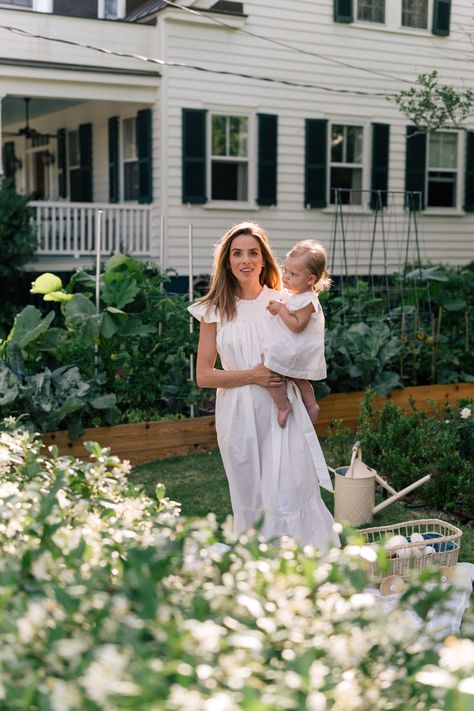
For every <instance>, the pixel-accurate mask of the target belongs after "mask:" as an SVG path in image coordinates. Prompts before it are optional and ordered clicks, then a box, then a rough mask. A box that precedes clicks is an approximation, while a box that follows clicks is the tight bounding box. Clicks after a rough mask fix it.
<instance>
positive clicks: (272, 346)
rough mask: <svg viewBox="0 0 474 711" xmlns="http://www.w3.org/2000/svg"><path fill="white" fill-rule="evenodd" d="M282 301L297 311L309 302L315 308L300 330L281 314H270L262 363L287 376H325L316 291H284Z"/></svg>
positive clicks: (322, 326) (320, 322)
mask: <svg viewBox="0 0 474 711" xmlns="http://www.w3.org/2000/svg"><path fill="white" fill-rule="evenodd" d="M281 301H283V302H284V303H285V304H286V306H287V307H288V310H289V311H298V309H302V308H304V307H305V306H307V305H308V304H313V308H314V311H313V313H312V314H311V317H310V319H309V322H308V325H307V326H306V328H305V329H304V330H303V331H301V333H294V331H292V330H291V329H289V328H288V326H287V325H286V324H285V323H284V322H283V320H282V319H281V318H280V316H278V315H276V316H273V320H272V328H271V333H270V339H269V341H268V343H266V344H265V349H264V363H265V365H266V366H267V368H270V370H274V371H275V373H280V374H281V375H286V376H288V377H290V378H306V379H308V380H323V379H324V378H325V377H326V360H325V358H324V313H323V310H322V308H321V304H320V303H319V299H318V296H317V294H316V293H315V292H314V291H305V292H303V293H302V294H289V293H288V292H287V291H284V292H282V294H281Z"/></svg>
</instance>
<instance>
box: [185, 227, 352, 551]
mask: <svg viewBox="0 0 474 711" xmlns="http://www.w3.org/2000/svg"><path fill="white" fill-rule="evenodd" d="M280 288H281V278H280V271H279V269H278V265H277V263H276V261H275V257H274V256H273V254H272V251H271V248H270V245H269V243H268V239H267V236H266V234H265V231H264V230H263V229H262V228H261V227H259V226H258V225H256V224H255V223H253V222H242V223H240V224H238V225H235V226H234V227H232V228H231V229H230V230H228V231H227V232H226V233H225V234H224V236H223V237H222V239H221V240H220V242H219V243H218V245H217V247H216V251H215V255H214V268H213V272H212V276H211V286H210V290H209V292H208V294H207V295H206V296H204V297H203V298H201V299H199V301H198V302H197V303H196V304H193V305H192V306H190V307H189V311H190V312H191V313H192V315H193V316H195V317H196V318H197V319H199V320H200V334H199V347H198V356H197V366H196V376H197V384H198V385H199V386H200V387H203V388H217V398H216V430H217V440H218V443H219V449H220V452H221V456H222V460H223V463H224V468H225V471H226V475H227V479H228V482H229V488H230V496H231V501H232V509H233V512H234V519H235V526H236V532H237V533H238V534H240V533H242V531H245V530H246V529H248V528H250V527H251V526H253V525H254V524H255V522H256V521H257V520H258V519H259V518H261V517H262V515H264V523H263V530H262V532H263V535H264V536H265V537H266V538H273V537H275V536H282V535H289V536H292V537H294V538H295V539H296V540H298V541H299V542H300V543H302V544H303V545H307V544H313V545H315V546H318V547H319V548H323V549H324V548H327V547H328V545H329V544H331V543H332V544H335V545H339V539H338V537H337V535H336V534H335V533H334V531H333V530H332V526H333V518H332V516H331V514H330V513H329V511H328V510H327V508H326V507H325V505H324V503H323V501H322V499H321V494H320V491H319V486H318V478H319V482H320V483H321V484H322V485H323V486H326V487H327V488H329V489H331V481H330V478H329V474H328V471H327V467H326V463H325V461H324V457H323V454H322V451H321V447H320V445H319V442H318V439H317V437H316V434H315V432H314V427H313V425H312V423H311V421H310V419H309V416H308V414H307V412H306V409H305V407H304V405H303V403H302V400H301V396H300V393H299V391H298V389H297V388H296V386H294V384H293V383H292V382H291V381H288V397H289V399H290V402H291V403H292V406H293V409H292V412H291V414H290V416H289V417H288V421H287V425H286V427H285V428H284V429H283V428H281V427H280V426H279V425H278V422H277V418H276V407H275V405H274V403H273V400H272V398H271V397H270V394H269V389H270V388H273V387H277V386H278V385H280V384H281V382H282V377H281V376H280V375H278V374H277V373H274V372H273V371H271V370H269V369H268V368H266V367H265V366H264V365H263V363H262V352H263V346H264V343H265V339H266V334H267V333H268V332H269V329H270V328H271V324H272V316H271V314H270V313H269V311H268V310H267V305H268V302H269V301H270V299H277V298H278V296H279V292H278V290H279V289H280ZM217 354H219V356H220V360H221V364H222V368H223V370H220V369H215V367H214V366H215V363H216V358H217Z"/></svg>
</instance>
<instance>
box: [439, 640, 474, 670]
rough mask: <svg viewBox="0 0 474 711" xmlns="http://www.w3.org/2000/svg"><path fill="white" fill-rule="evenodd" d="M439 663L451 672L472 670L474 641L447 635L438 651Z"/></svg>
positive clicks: (473, 664) (473, 666)
mask: <svg viewBox="0 0 474 711" xmlns="http://www.w3.org/2000/svg"><path fill="white" fill-rule="evenodd" d="M439 663H440V665H441V666H442V667H443V668H444V669H448V670H449V671H451V672H457V671H463V670H467V669H469V670H470V669H473V670H474V642H472V641H471V640H470V639H456V638H454V637H449V638H448V639H447V640H446V644H445V646H444V647H443V648H442V649H441V651H440V654H439Z"/></svg>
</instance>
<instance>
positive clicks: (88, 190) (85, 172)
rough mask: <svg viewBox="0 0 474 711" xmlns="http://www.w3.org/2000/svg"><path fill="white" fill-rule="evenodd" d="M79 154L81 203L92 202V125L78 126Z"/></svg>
mask: <svg viewBox="0 0 474 711" xmlns="http://www.w3.org/2000/svg"><path fill="white" fill-rule="evenodd" d="M79 154H80V161H81V163H80V167H81V180H80V185H81V201H82V202H92V124H91V123H81V125H80V126H79Z"/></svg>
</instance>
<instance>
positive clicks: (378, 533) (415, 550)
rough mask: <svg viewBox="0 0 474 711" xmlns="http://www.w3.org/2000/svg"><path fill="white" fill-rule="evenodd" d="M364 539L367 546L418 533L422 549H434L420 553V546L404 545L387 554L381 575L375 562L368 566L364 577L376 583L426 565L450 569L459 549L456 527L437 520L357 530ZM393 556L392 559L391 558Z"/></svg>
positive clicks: (458, 529) (406, 574) (403, 575)
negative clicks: (427, 547)
mask: <svg viewBox="0 0 474 711" xmlns="http://www.w3.org/2000/svg"><path fill="white" fill-rule="evenodd" d="M358 533H361V534H362V535H363V536H364V537H365V543H366V544H367V545H370V544H373V543H378V544H380V545H382V546H383V545H384V543H385V542H386V541H387V539H388V538H390V537H391V536H405V538H407V539H408V540H409V539H410V536H411V535H412V534H413V533H421V535H422V536H423V538H424V539H425V541H426V546H431V547H432V548H434V552H431V553H429V554H424V553H422V554H420V548H421V546H420V543H419V542H417V543H408V545H404V546H397V547H395V548H392V549H391V550H390V551H387V553H389V555H390V556H394V557H390V561H389V562H390V568H389V570H388V571H387V572H385V573H383V574H381V573H380V571H379V570H378V567H377V563H376V562H374V563H371V562H369V563H368V575H369V578H370V579H371V580H374V581H380V580H381V579H382V578H385V577H386V576H387V575H399V576H400V577H401V578H407V577H408V576H409V574H410V573H412V572H413V571H420V570H423V568H426V566H428V565H430V566H432V565H440V566H441V565H443V566H447V567H454V566H455V565H456V563H457V562H458V557H459V549H460V548H461V536H462V531H461V529H460V528H457V526H453V525H452V524H450V523H446V522H445V521H441V520H439V519H437V518H426V519H419V520H416V521H403V522H402V523H397V524H394V525H392V526H375V527H373V528H361V529H359V530H358ZM395 556H396V557H395Z"/></svg>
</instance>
